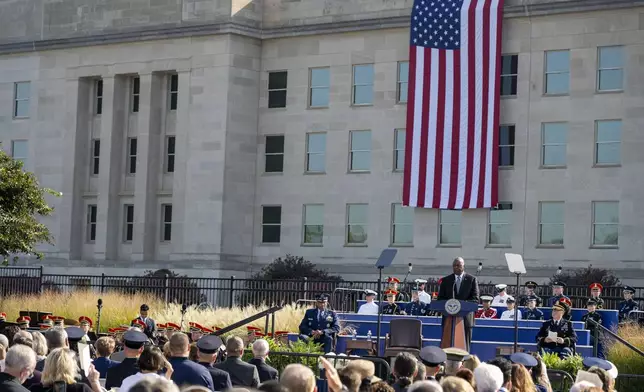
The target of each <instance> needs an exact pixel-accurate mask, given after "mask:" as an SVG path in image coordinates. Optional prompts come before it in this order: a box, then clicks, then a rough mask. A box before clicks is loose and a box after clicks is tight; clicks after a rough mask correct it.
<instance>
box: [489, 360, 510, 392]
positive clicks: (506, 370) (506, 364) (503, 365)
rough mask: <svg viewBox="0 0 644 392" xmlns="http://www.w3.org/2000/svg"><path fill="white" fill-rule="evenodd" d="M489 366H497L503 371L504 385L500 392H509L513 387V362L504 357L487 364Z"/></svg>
mask: <svg viewBox="0 0 644 392" xmlns="http://www.w3.org/2000/svg"><path fill="white" fill-rule="evenodd" d="M487 363H488V365H492V366H496V367H498V368H499V369H501V372H502V373H503V385H502V386H501V387H500V388H499V389H500V391H499V392H508V391H509V390H510V388H511V387H512V362H510V361H508V360H507V359H505V358H503V357H496V358H494V359H493V360H491V361H488V362H487Z"/></svg>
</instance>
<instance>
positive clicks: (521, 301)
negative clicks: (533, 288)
mask: <svg viewBox="0 0 644 392" xmlns="http://www.w3.org/2000/svg"><path fill="white" fill-rule="evenodd" d="M531 297H534V298H535V301H536V302H537V304H536V306H537V307H540V306H541V305H543V299H541V297H539V296H537V295H534V294H533V295H522V296H521V297H519V306H528V299H529V298H531Z"/></svg>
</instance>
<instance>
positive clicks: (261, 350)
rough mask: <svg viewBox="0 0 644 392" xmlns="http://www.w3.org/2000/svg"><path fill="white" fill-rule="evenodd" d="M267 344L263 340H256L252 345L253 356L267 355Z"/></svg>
mask: <svg viewBox="0 0 644 392" xmlns="http://www.w3.org/2000/svg"><path fill="white" fill-rule="evenodd" d="M268 349H269V348H268V342H267V341H266V340H264V339H257V340H255V342H254V343H253V355H255V356H256V357H265V356H267V355H268Z"/></svg>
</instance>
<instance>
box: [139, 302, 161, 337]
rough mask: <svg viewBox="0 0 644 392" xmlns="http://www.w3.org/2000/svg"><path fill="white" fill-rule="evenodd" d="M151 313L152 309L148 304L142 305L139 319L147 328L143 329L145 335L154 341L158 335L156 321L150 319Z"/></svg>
mask: <svg viewBox="0 0 644 392" xmlns="http://www.w3.org/2000/svg"><path fill="white" fill-rule="evenodd" d="M149 311H150V307H149V306H148V305H146V304H143V305H141V307H140V308H139V317H138V319H139V320H141V321H143V324H144V325H145V328H144V329H143V333H144V334H145V335H146V336H147V337H148V339H152V340H154V339H155V338H156V335H157V326H156V323H155V322H154V320H153V319H151V318H150V317H148V312H149Z"/></svg>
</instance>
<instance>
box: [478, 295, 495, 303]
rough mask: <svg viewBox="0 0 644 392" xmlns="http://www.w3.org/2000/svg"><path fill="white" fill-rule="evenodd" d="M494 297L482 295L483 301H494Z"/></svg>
mask: <svg viewBox="0 0 644 392" xmlns="http://www.w3.org/2000/svg"><path fill="white" fill-rule="evenodd" d="M493 299H494V298H492V296H491V295H482V296H481V301H483V302H492V300H493Z"/></svg>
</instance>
